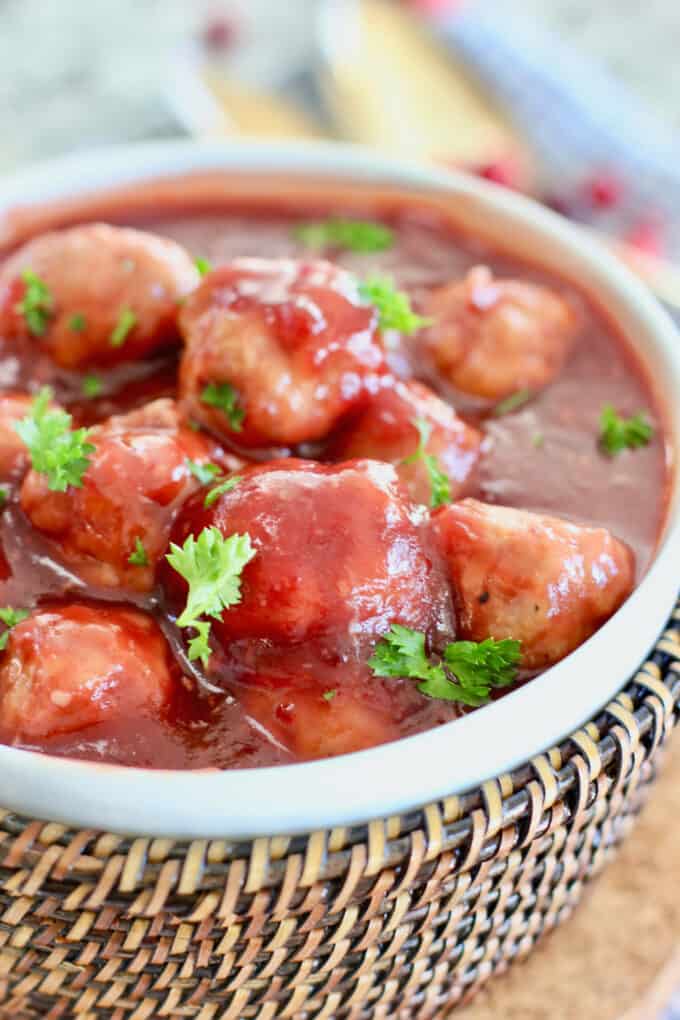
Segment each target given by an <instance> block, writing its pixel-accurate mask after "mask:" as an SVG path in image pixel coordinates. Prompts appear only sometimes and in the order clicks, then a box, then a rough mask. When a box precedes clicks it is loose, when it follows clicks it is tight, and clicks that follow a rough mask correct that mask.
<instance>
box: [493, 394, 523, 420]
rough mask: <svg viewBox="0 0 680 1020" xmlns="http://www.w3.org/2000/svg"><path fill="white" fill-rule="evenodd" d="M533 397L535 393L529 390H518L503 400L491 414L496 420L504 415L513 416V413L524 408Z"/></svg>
mask: <svg viewBox="0 0 680 1020" xmlns="http://www.w3.org/2000/svg"><path fill="white" fill-rule="evenodd" d="M532 397H533V393H532V392H531V390H529V389H523V390H517V391H516V392H515V393H511V394H510V396H509V397H506V398H505V400H501V401H500V403H498V404H496V406H495V407H494V409H493V411H492V412H491V413H492V414H493V416H494V418H502V417H503V415H505V414H512V412H513V411H517V410H519V408H520V407H524V405H525V404H528V403H529V401H530V400H531V398H532Z"/></svg>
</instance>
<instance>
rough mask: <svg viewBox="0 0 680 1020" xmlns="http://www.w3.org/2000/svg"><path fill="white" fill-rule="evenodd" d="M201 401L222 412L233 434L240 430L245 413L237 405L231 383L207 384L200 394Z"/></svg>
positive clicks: (236, 398)
mask: <svg viewBox="0 0 680 1020" xmlns="http://www.w3.org/2000/svg"><path fill="white" fill-rule="evenodd" d="M201 400H202V402H203V403H204V404H209V406H210V407H216V408H218V410H220V411H223V412H224V414H225V415H226V416H227V418H228V419H229V425H230V427H231V429H232V431H233V432H240V431H241V430H242V428H243V419H244V418H245V416H246V412H245V411H244V410H243V408H242V407H241V406H240V405H239V402H238V394H237V393H236V390H235V389H234V387H233V386H232V385H231V383H208V385H207V386H206V387H205V389H204V390H203V392H202V393H201Z"/></svg>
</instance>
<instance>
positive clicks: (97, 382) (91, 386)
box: [80, 375, 104, 399]
mask: <svg viewBox="0 0 680 1020" xmlns="http://www.w3.org/2000/svg"><path fill="white" fill-rule="evenodd" d="M80 388H81V391H82V394H83V396H84V397H88V398H90V399H93V398H94V397H98V396H99V395H100V393H101V391H102V390H103V388H104V384H103V382H102V381H101V379H100V378H99V376H98V375H86V376H85V377H84V378H83V381H82V383H81V387H80Z"/></svg>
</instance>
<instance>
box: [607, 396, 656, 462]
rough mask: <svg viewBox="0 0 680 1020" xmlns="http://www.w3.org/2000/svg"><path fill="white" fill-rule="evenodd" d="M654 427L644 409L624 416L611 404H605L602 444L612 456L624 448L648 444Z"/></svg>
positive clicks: (631, 448)
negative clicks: (629, 415)
mask: <svg viewBox="0 0 680 1020" xmlns="http://www.w3.org/2000/svg"><path fill="white" fill-rule="evenodd" d="M653 435H654V429H653V427H652V425H651V424H650V423H649V422H648V421H647V418H646V416H645V414H644V412H643V411H639V412H638V413H637V414H634V415H632V416H631V417H630V418H622V417H621V416H620V415H619V414H618V413H617V412H616V410H615V408H614V407H613V406H612V405H611V404H605V406H604V407H603V408H602V414H601V416H600V446H601V447H602V449H603V450H604V452H605V453H607V454H609V456H610V457H615V456H616V454H617V453H621V451H622V450H625V449H629V450H635V449H637V448H638V447H640V446H647V444H648V443H649V441H650V440H651V438H652V436H653Z"/></svg>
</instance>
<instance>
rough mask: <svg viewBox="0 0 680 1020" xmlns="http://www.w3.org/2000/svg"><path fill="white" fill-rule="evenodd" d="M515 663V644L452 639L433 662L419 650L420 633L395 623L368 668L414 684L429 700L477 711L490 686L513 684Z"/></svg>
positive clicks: (421, 646)
mask: <svg viewBox="0 0 680 1020" xmlns="http://www.w3.org/2000/svg"><path fill="white" fill-rule="evenodd" d="M519 659H520V642H519V641H514V640H513V639H512V638H505V639H504V640H502V641H495V640H494V639H493V638H487V639H486V640H485V641H480V642H476V641H452V642H451V643H450V644H448V645H447V646H446V648H445V649H444V655H443V657H442V659H441V661H439V662H436V661H433V660H432V659H431V658H430V657H429V656H428V654H427V652H426V651H425V635H424V634H422V633H421V632H420V631H417V630H411V629H410V627H402V626H401V625H400V624H398V623H395V624H392V628H391V630H390V632H389V634H387V635H386V636H385V637H384V638H383V639H382V640H381V641H379V642H378V644H377V645H376V646H375V649H374V652H373V655H372V656H371V658H370V659H369V660H368V665H369V666H370V667H371V669H372V670H373V672H374V674H375V675H376V676H399V677H402V676H403V677H410V678H412V679H414V680H420V683H419V684H418V690H419V691H420V692H421V693H422V694H425V695H427V697H429V698H438V699H441V700H443V701H459V702H461V703H462V704H463V705H469V706H471V707H472V708H477V707H479V706H480V705H484V704H486V703H487V701H488V700H489V695H490V692H491V690H492V688H494V687H507V686H508V684H511V683H512V682H513V681H514V679H515V677H516V675H517V664H518V663H519Z"/></svg>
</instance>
